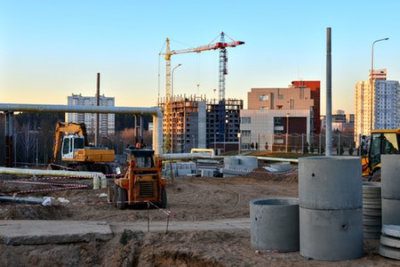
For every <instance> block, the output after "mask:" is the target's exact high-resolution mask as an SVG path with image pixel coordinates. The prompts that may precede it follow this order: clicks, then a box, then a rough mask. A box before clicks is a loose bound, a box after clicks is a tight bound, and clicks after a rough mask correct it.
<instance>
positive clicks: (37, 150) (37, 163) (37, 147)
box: [36, 131, 39, 166]
mask: <svg viewBox="0 0 400 267" xmlns="http://www.w3.org/2000/svg"><path fill="white" fill-rule="evenodd" d="M38 165H39V132H38V131H36V166H38Z"/></svg>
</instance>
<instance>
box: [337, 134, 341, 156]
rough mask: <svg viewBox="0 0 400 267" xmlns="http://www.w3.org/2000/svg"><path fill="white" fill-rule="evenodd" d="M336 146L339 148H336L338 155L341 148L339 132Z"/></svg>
mask: <svg viewBox="0 0 400 267" xmlns="http://www.w3.org/2000/svg"><path fill="white" fill-rule="evenodd" d="M338 147H339V148H338V152H339V153H338V155H340V150H341V149H340V148H341V147H340V133H338Z"/></svg>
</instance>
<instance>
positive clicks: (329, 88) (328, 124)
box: [325, 27, 332, 157]
mask: <svg viewBox="0 0 400 267" xmlns="http://www.w3.org/2000/svg"><path fill="white" fill-rule="evenodd" d="M325 129H326V134H325V156H327V157H328V156H331V155H332V42H331V28H330V27H328V28H326V127H325Z"/></svg>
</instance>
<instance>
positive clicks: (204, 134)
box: [158, 95, 243, 153]
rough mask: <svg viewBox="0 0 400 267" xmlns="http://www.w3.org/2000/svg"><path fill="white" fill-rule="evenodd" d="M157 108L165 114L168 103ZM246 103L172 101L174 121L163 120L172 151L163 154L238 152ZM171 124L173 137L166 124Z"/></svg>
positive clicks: (162, 102)
mask: <svg viewBox="0 0 400 267" xmlns="http://www.w3.org/2000/svg"><path fill="white" fill-rule="evenodd" d="M158 106H160V107H161V109H162V111H163V113H164V111H165V107H166V105H165V99H159V102H158ZM242 108H243V100H238V99H227V100H222V101H218V100H208V101H207V99H206V98H205V97H204V96H195V95H192V96H185V95H184V96H173V97H171V117H170V119H169V120H168V118H167V116H164V121H163V125H164V127H163V133H164V138H166V137H168V138H170V139H171V140H164V142H165V143H169V144H170V147H169V148H167V149H165V151H164V153H168V152H174V153H182V152H190V150H191V149H192V148H195V147H196V148H206V147H208V148H215V149H218V150H220V151H228V150H231V149H232V148H235V149H236V148H237V145H238V136H237V134H238V132H239V128H240V122H239V118H240V116H239V112H240V109H242ZM168 123H169V124H170V127H169V129H170V131H171V132H170V133H169V134H168V132H167V129H168V128H167V127H165V126H166V125H167V124H168ZM167 141H168V142H167Z"/></svg>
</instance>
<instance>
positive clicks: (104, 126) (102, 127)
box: [67, 94, 115, 136]
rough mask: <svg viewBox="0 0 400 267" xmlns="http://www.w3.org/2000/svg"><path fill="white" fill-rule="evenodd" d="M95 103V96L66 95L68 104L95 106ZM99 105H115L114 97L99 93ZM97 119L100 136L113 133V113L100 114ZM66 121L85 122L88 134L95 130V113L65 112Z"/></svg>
mask: <svg viewBox="0 0 400 267" xmlns="http://www.w3.org/2000/svg"><path fill="white" fill-rule="evenodd" d="M96 103H97V99H96V97H95V96H82V95H81V94H72V96H68V106H96V105H97V104H96ZM100 106H115V99H114V97H106V96H104V95H101V96H100ZM99 119H100V122H99V134H100V135H101V136H107V135H111V134H114V133H115V114H111V113H110V114H100V116H99ZM67 122H76V123H85V125H86V130H87V133H88V134H94V133H95V131H96V114H95V113H67Z"/></svg>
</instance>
